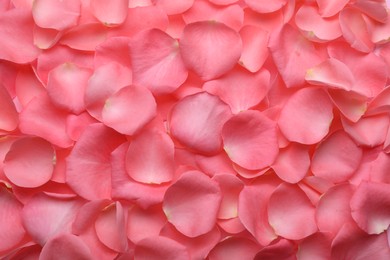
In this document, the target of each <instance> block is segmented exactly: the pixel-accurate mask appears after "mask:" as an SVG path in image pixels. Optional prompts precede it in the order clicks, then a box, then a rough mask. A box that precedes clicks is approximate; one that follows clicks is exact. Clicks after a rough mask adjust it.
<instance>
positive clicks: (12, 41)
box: [0, 8, 39, 63]
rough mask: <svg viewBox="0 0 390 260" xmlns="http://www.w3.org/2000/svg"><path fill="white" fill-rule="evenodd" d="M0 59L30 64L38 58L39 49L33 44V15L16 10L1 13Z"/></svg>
mask: <svg viewBox="0 0 390 260" xmlns="http://www.w3.org/2000/svg"><path fill="white" fill-rule="evenodd" d="M0 24H1V27H0V38H1V39H3V40H1V41H0V59H3V60H9V61H11V62H16V63H28V62H31V61H33V60H35V59H36V58H37V57H38V54H39V49H38V48H37V47H36V46H35V45H34V44H33V33H32V30H33V24H34V23H33V20H32V17H31V13H30V12H29V11H28V10H26V9H22V8H15V9H11V10H8V11H6V12H2V13H0Z"/></svg>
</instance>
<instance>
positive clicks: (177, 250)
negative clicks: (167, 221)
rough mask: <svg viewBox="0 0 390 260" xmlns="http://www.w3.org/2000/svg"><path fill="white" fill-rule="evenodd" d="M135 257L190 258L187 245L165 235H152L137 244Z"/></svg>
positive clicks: (145, 259) (139, 259) (154, 259)
mask: <svg viewBox="0 0 390 260" xmlns="http://www.w3.org/2000/svg"><path fill="white" fill-rule="evenodd" d="M134 258H135V259H137V260H161V259H171V260H189V259H190V255H189V253H188V250H187V248H186V247H185V246H183V245H182V244H180V243H179V242H176V241H175V240H172V239H170V238H167V237H163V236H151V237H148V238H145V239H143V240H141V241H139V242H138V243H137V244H136V245H135V251H134Z"/></svg>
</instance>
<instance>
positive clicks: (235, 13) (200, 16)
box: [182, 0, 244, 31]
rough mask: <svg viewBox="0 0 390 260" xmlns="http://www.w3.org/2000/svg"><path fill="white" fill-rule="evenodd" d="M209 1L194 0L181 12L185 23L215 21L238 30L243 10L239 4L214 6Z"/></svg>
mask: <svg viewBox="0 0 390 260" xmlns="http://www.w3.org/2000/svg"><path fill="white" fill-rule="evenodd" d="M210 2H211V1H199V0H198V1H194V4H193V5H192V7H191V8H190V9H189V10H188V11H187V12H185V13H183V14H182V16H183V20H184V22H185V23H186V24H190V23H195V22H201V21H217V22H220V23H224V24H226V25H227V26H229V27H230V28H232V29H234V30H236V31H238V30H240V28H241V27H242V24H243V20H244V12H243V10H242V8H241V6H239V5H236V4H232V5H228V6H223V7H222V6H216V5H213V4H212V3H210Z"/></svg>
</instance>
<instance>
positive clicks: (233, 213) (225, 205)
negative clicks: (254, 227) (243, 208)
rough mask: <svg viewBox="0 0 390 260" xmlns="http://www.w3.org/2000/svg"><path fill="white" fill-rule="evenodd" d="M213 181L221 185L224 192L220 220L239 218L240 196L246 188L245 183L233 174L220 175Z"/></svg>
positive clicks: (219, 214)
mask: <svg viewBox="0 0 390 260" xmlns="http://www.w3.org/2000/svg"><path fill="white" fill-rule="evenodd" d="M212 179H213V180H214V181H215V182H217V183H218V184H219V187H220V188H221V192H222V201H221V206H220V208H219V212H218V218H220V219H230V218H235V217H237V216H238V196H239V195H240V192H241V190H242V189H243V188H244V183H243V182H242V181H241V180H240V179H239V178H237V177H236V176H234V175H231V174H218V175H215V176H214V177H213V178H212Z"/></svg>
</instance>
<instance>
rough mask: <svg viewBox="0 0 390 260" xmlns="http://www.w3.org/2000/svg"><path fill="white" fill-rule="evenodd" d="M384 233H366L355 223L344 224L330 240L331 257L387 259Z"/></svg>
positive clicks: (388, 254)
mask: <svg viewBox="0 0 390 260" xmlns="http://www.w3.org/2000/svg"><path fill="white" fill-rule="evenodd" d="M389 257H390V247H389V244H388V241H387V236H386V233H382V234H380V235H367V234H366V233H365V232H363V231H362V230H361V229H359V228H358V227H357V226H356V224H349V223H347V224H345V225H344V226H343V228H342V229H341V230H340V232H339V233H338V234H337V236H336V237H335V239H334V240H333V241H332V256H331V259H381V260H382V259H383V260H385V259H388V258H389Z"/></svg>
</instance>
